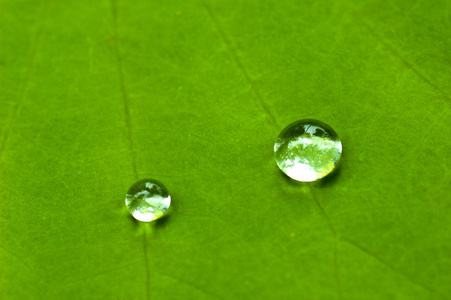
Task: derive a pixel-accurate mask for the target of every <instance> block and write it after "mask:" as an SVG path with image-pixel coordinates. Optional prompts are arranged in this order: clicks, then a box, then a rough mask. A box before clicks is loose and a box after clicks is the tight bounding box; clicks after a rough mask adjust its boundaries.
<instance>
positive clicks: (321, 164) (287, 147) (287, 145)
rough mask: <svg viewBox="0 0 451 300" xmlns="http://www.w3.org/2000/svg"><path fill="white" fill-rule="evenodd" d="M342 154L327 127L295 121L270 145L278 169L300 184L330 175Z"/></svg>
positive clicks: (336, 137) (333, 134)
mask: <svg viewBox="0 0 451 300" xmlns="http://www.w3.org/2000/svg"><path fill="white" fill-rule="evenodd" d="M341 152H342V146H341V140H340V138H339V137H338V135H337V133H336V132H335V131H334V130H333V129H332V128H331V127H330V126H329V125H327V124H325V123H323V122H321V121H318V120H299V121H296V122H294V123H292V124H290V125H288V126H287V127H285V129H283V130H282V132H281V133H280V134H279V136H278V138H277V140H276V143H275V144H274V154H275V157H276V162H277V165H278V166H279V168H280V169H281V170H282V171H283V172H284V173H285V174H287V175H288V176H289V177H291V178H293V179H295V180H298V181H304V182H310V181H315V180H318V179H321V178H323V177H324V176H326V175H328V174H330V173H331V172H332V171H333V170H334V169H335V167H336V166H337V164H338V162H339V160H340V157H341Z"/></svg>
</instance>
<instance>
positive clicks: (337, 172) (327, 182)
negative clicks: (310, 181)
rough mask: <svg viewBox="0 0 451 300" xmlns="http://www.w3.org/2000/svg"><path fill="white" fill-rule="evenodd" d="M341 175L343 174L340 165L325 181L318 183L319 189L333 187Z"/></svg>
mask: <svg viewBox="0 0 451 300" xmlns="http://www.w3.org/2000/svg"><path fill="white" fill-rule="evenodd" d="M340 173H341V166H340V165H338V166H337V167H336V168H335V170H334V171H333V172H332V173H330V174H329V175H327V176H326V177H324V178H323V179H321V180H319V181H318V183H317V186H318V187H319V188H325V187H329V186H331V185H332V184H334V183H335V182H336V181H337V180H338V177H340Z"/></svg>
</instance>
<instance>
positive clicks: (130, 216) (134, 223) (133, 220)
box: [128, 213, 141, 228]
mask: <svg viewBox="0 0 451 300" xmlns="http://www.w3.org/2000/svg"><path fill="white" fill-rule="evenodd" d="M128 218H129V220H131V221H132V222H133V225H135V227H137V228H138V227H139V225H140V224H141V222H140V221H138V220H136V219H135V218H134V217H133V216H132V215H131V214H130V213H128Z"/></svg>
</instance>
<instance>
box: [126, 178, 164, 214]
mask: <svg viewBox="0 0 451 300" xmlns="http://www.w3.org/2000/svg"><path fill="white" fill-rule="evenodd" d="M125 205H126V206H127V208H128V210H129V212H130V213H131V214H132V216H133V217H134V218H135V219H137V220H139V221H143V222H151V221H153V220H156V219H158V218H161V217H162V216H163V215H164V214H165V213H166V211H167V210H168V208H169V206H170V205H171V196H169V194H168V190H167V189H166V187H165V186H164V185H163V184H162V183H161V182H159V181H157V180H154V179H142V180H139V181H137V182H135V183H134V184H133V185H132V186H131V187H130V189H129V190H128V192H127V195H126V196H125Z"/></svg>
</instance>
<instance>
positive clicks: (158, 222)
mask: <svg viewBox="0 0 451 300" xmlns="http://www.w3.org/2000/svg"><path fill="white" fill-rule="evenodd" d="M170 217H171V215H170V214H167V215H164V216H163V217H161V218H159V219H157V220H155V221H154V227H155V228H163V227H166V225H167V224H168V222H169V218H170Z"/></svg>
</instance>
